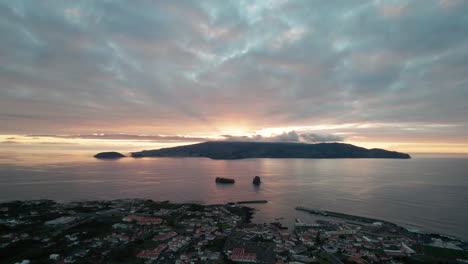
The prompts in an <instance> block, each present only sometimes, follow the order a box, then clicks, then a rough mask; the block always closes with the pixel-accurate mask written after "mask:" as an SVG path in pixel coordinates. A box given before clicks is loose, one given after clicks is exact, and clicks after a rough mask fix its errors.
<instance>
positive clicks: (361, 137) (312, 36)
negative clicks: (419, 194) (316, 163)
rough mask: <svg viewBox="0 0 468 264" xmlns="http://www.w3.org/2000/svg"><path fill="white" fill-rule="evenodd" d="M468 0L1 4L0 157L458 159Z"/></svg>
mask: <svg viewBox="0 0 468 264" xmlns="http://www.w3.org/2000/svg"><path fill="white" fill-rule="evenodd" d="M466 14H468V1H464V0H408V1H403V0H374V1H371V0H362V1H358V0H349V1H334V0H320V1H319V0H303V1H301V0H297V1H287V0H259V1H253V0H245V1H243V0H233V1H227V0H226V1H218V0H212V1H185V0H180V1H179V0H168V1H149V0H139V1H130V0H127V1H118V0H100V1H86V0H83V1H65V0H64V1H47V0H43V1H21V0H15V1H11V0H0V34H1V41H0V60H1V64H0V150H1V149H16V150H21V149H38V150H41V149H76V150H91V149H92V150H94V149H96V150H97V149H99V150H117V151H118V150H129V151H130V150H141V149H152V148H159V147H166V146H175V145H184V144H190V143H197V142H202V141H206V140H244V141H245V140H247V141H270V142H274V141H281V142H305V143H318V142H343V143H350V144H355V145H358V146H363V147H366V148H373V147H378V148H386V149H390V150H396V151H402V152H410V153H415V152H446V153H466V152H468V100H467V99H468V16H467V15H466Z"/></svg>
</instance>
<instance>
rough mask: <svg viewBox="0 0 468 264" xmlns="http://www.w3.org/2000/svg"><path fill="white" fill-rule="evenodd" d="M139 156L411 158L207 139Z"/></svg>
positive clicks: (343, 147) (333, 146) (348, 148)
mask: <svg viewBox="0 0 468 264" xmlns="http://www.w3.org/2000/svg"><path fill="white" fill-rule="evenodd" d="M131 156H132V157H134V158H139V157H206V158H211V159H246V158H310V159H334V158H387V159H410V158H411V156H410V155H408V154H406V153H401V152H396V151H388V150H384V149H378V148H373V149H366V148H362V147H358V146H354V145H351V144H345V143H316V144H306V143H287V142H243V141H207V142H203V143H197V144H192V145H184V146H178V147H172V148H161V149H156V150H143V151H139V152H132V153H131Z"/></svg>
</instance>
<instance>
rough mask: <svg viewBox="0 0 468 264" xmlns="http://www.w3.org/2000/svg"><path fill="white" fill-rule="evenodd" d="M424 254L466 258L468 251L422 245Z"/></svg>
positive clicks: (467, 257)
mask: <svg viewBox="0 0 468 264" xmlns="http://www.w3.org/2000/svg"><path fill="white" fill-rule="evenodd" d="M424 254H426V255H428V256H433V257H438V258H450V259H456V258H462V259H463V258H464V259H468V252H467V251H463V250H456V249H450V248H439V247H432V246H424Z"/></svg>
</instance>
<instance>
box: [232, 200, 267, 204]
mask: <svg viewBox="0 0 468 264" xmlns="http://www.w3.org/2000/svg"><path fill="white" fill-rule="evenodd" d="M257 203H268V201H267V200H253V201H239V202H237V204H257Z"/></svg>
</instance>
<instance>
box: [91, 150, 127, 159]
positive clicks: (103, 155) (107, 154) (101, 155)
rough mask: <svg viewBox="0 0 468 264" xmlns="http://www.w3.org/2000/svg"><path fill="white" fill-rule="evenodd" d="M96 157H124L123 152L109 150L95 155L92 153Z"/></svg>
mask: <svg viewBox="0 0 468 264" xmlns="http://www.w3.org/2000/svg"><path fill="white" fill-rule="evenodd" d="M94 157H95V158H96V159H119V158H123V157H126V156H125V155H123V154H120V153H119V152H115V151H111V152H101V153H98V154H96V155H94Z"/></svg>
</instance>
